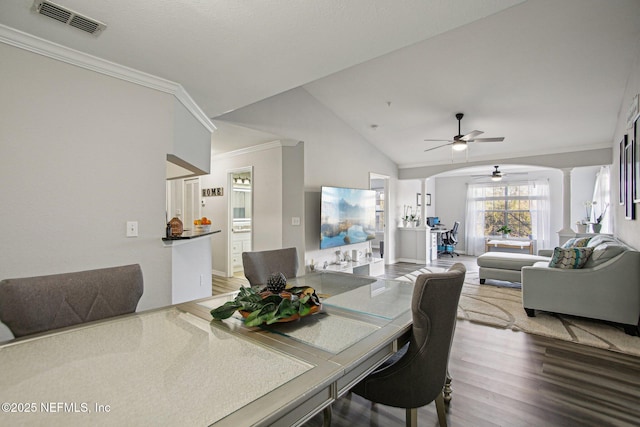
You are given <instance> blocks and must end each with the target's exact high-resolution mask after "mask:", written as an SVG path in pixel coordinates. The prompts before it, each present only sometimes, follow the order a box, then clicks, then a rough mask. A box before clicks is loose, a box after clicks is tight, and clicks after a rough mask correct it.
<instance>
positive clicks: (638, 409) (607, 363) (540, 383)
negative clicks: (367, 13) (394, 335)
mask: <svg viewBox="0 0 640 427" xmlns="http://www.w3.org/2000/svg"><path fill="white" fill-rule="evenodd" d="M454 262H462V263H464V264H465V266H466V267H467V269H468V270H471V269H477V266H476V264H475V257H468V256H460V257H455V258H453V259H451V258H443V259H439V260H438V261H437V262H435V263H433V264H432V265H435V266H440V267H448V266H450V265H451V264H453V263H454ZM420 267H424V265H418V264H410V263H398V264H393V265H387V266H385V277H389V278H394V277H398V276H401V275H403V274H406V273H409V272H411V271H414V270H416V269H418V268H420ZM218 279H220V280H222V281H223V282H224V281H226V280H225V279H221V278H218ZM240 281H241V279H235V278H234V279H232V280H231V281H230V282H233V283H229V284H224V283H216V282H218V281H217V280H214V289H217V288H219V289H220V290H222V289H226V287H231V288H233V286H237V287H239V286H240V285H239V284H238V283H240ZM632 339H640V337H633V338H632ZM449 371H450V374H451V376H452V377H453V383H452V388H453V400H452V401H451V405H450V407H449V411H448V415H447V421H448V423H449V425H450V426H473V427H478V426H639V425H640V358H638V357H634V356H629V355H624V354H620V353H615V352H612V351H608V350H602V349H597V348H593V347H588V346H584V345H580V344H573V343H570V342H565V341H560V340H554V339H549V338H545V337H541V336H537V335H530V334H526V333H524V332H514V331H511V330H504V329H498V328H492V327H489V326H484V325H480V324H476V323H471V322H468V321H459V322H458V324H457V327H456V333H455V336H454V340H453V345H452V348H451V356H450V363H449ZM332 407H333V418H332V424H331V425H332V426H334V427H357V426H381V427H393V426H403V425H404V414H405V411H404V409H400V408H392V407H388V406H384V405H377V404H375V405H372V404H371V403H370V402H369V401H367V400H365V399H363V398H361V397H360V396H358V395H355V394H353V393H348V394H347V395H345V396H344V397H343V398H342V399H340V400H338V401H337V402H335V403H334V404H333V405H332ZM418 420H419V421H418V425H420V426H437V425H438V417H437V415H436V410H435V405H434V404H433V403H432V404H429V405H427V406H424V407H422V408H419V410H418ZM321 425H322V416H321V415H318V416H316V417H314V418H313V419H311V420H310V421H308V422H307V423H306V424H305V426H307V427H315V426H321Z"/></svg>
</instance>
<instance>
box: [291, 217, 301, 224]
mask: <svg viewBox="0 0 640 427" xmlns="http://www.w3.org/2000/svg"><path fill="white" fill-rule="evenodd" d="M291 225H300V217H299V216H294V217H291Z"/></svg>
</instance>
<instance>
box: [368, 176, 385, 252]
mask: <svg viewBox="0 0 640 427" xmlns="http://www.w3.org/2000/svg"><path fill="white" fill-rule="evenodd" d="M369 188H370V189H372V190H375V191H376V238H375V239H374V240H373V241H372V243H371V249H372V250H373V253H374V256H378V257H380V258H384V259H385V261H384V263H385V264H388V263H389V250H388V248H385V242H389V227H387V221H388V217H389V207H388V206H389V203H388V200H389V176H387V175H380V174H376V173H369Z"/></svg>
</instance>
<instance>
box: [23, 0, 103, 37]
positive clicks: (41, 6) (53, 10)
mask: <svg viewBox="0 0 640 427" xmlns="http://www.w3.org/2000/svg"><path fill="white" fill-rule="evenodd" d="M33 11H34V12H36V13H38V14H40V15H44V16H47V17H49V18H51V19H55V20H56V21H60V22H62V23H65V24H67V25H70V26H72V27H75V28H77V29H79V30H82V31H84V32H86V33H89V34H93V35H94V36H97V35H98V34H100V32H101V31H103V30H104V29H105V28H107V25H106V24H105V23H103V22H100V21H96V20H95V19H91V18H88V17H86V16H83V15H80V14H79V13H76V12H74V11H73V10H71V9H67V8H66V7H62V6H60V5H59V4H55V3H52V2H50V1H46V0H35V1H34V2H33Z"/></svg>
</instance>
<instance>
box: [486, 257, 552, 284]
mask: <svg viewBox="0 0 640 427" xmlns="http://www.w3.org/2000/svg"><path fill="white" fill-rule="evenodd" d="M549 260H550V258H549V257H544V256H538V255H529V254H517V253H510V252H485V253H483V254H482V255H480V256H479V257H478V267H480V268H479V269H478V272H479V275H480V283H484V282H485V280H486V279H496V280H507V281H509V282H522V278H521V277H520V271H521V270H522V267H524V266H525V265H527V266H529V265H533V264H535V263H536V262H538V261H546V262H549Z"/></svg>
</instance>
